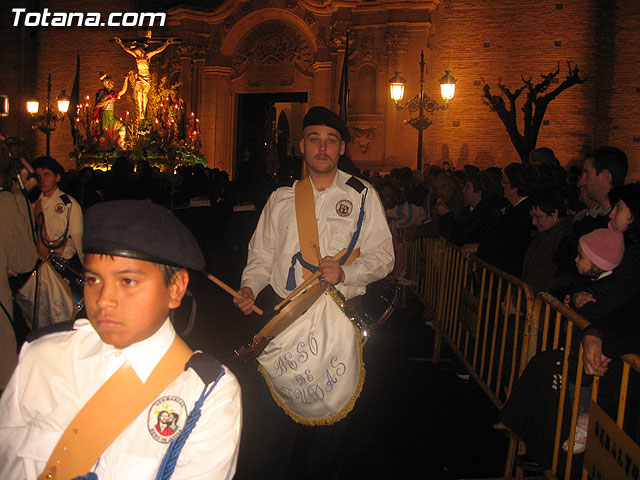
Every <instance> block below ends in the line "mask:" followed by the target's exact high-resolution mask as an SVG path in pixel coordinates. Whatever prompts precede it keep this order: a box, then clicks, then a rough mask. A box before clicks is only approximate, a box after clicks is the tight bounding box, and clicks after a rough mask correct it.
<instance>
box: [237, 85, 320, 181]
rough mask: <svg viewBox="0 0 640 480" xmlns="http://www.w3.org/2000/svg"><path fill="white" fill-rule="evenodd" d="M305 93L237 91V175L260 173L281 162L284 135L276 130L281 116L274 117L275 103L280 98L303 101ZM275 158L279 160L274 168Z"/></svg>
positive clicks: (304, 101)
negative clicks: (239, 92) (242, 92)
mask: <svg viewBox="0 0 640 480" xmlns="http://www.w3.org/2000/svg"><path fill="white" fill-rule="evenodd" d="M307 97H308V95H307V93H306V92H292V93H246V94H240V95H238V125H237V127H238V128H237V132H238V135H237V137H236V138H237V140H236V152H237V156H236V158H237V161H236V174H237V175H238V177H243V176H251V177H256V176H262V175H264V174H266V173H267V172H268V171H269V170H274V169H277V168H278V167H279V166H282V165H281V163H282V162H281V161H280V159H279V157H280V156H281V155H282V153H283V152H278V150H279V149H280V150H282V140H283V138H282V137H281V134H280V135H279V134H278V131H279V127H281V126H282V123H281V119H277V118H276V109H275V106H274V105H275V104H276V103H281V102H286V103H306V102H307ZM279 120H280V121H279ZM287 135H288V124H287ZM279 137H280V138H279ZM285 148H286V147H285ZM279 153H280V155H279ZM274 160H275V162H276V163H277V164H278V165H276V166H275V168H274V166H273V163H274Z"/></svg>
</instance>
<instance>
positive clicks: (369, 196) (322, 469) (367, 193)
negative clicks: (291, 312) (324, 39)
mask: <svg viewBox="0 0 640 480" xmlns="http://www.w3.org/2000/svg"><path fill="white" fill-rule="evenodd" d="M303 127H304V130H303V138H302V139H301V140H300V151H301V152H302V153H303V154H304V159H305V163H306V166H307V170H308V172H309V177H310V179H311V186H312V190H313V200H314V204H315V217H316V222H317V227H318V245H317V251H318V252H317V255H316V256H313V257H312V258H302V255H301V254H300V251H301V246H300V240H299V235H298V224H297V218H296V197H295V188H296V184H294V186H293V187H282V188H279V189H277V190H276V191H275V192H274V193H273V194H272V195H271V197H270V198H269V200H268V201H267V204H266V205H265V207H264V210H263V211H262V214H261V216H260V220H259V221H258V225H257V228H256V231H255V232H254V234H253V236H252V238H251V240H250V242H249V254H248V259H247V266H246V268H245V269H244V272H243V274H242V280H241V288H240V290H239V292H240V294H241V295H242V297H243V298H234V303H235V304H236V306H237V307H238V308H239V309H240V310H241V311H242V312H243V313H244V314H245V315H249V314H250V313H251V309H252V306H253V304H254V302H255V298H256V296H257V295H258V294H259V293H260V292H261V291H262V290H263V289H264V288H265V287H267V286H270V287H271V288H272V289H273V291H275V294H276V295H277V296H278V297H281V298H285V297H287V295H288V294H289V293H291V292H292V291H293V290H294V289H295V287H296V286H299V285H300V284H301V283H303V281H304V279H303V264H305V268H307V269H312V271H314V269H318V270H319V271H320V272H321V274H322V278H323V279H324V280H325V281H326V282H328V283H330V284H332V285H335V287H336V288H337V289H338V290H339V291H340V292H341V293H342V294H343V295H344V297H345V298H346V299H347V300H349V299H350V298H352V297H355V296H357V295H361V294H364V293H365V291H366V287H367V285H368V284H370V283H372V282H375V281H376V280H379V279H382V278H384V277H385V276H387V275H388V274H389V272H390V271H391V270H392V268H393V264H394V252H393V245H392V240H391V233H390V231H389V227H388V224H387V220H386V216H385V211H384V207H383V206H382V203H381V201H380V197H379V196H378V193H377V192H376V191H375V189H374V188H373V187H372V186H371V185H370V184H369V183H368V182H366V181H364V180H361V179H358V178H356V177H353V176H351V175H349V174H347V173H345V172H343V171H341V170H339V169H338V160H339V158H340V156H341V155H342V154H344V153H345V149H346V143H347V142H349V140H350V135H349V130H348V128H347V126H346V125H345V123H344V122H343V121H342V119H341V118H340V117H339V116H338V115H336V114H335V113H334V112H332V111H331V110H328V109H327V108H324V107H318V106H316V107H312V108H311V109H310V110H309V112H308V113H307V114H306V115H305V117H304V120H303ZM361 213H362V214H361ZM345 248H347V249H348V250H349V253H351V252H352V251H353V250H355V249H359V256H357V258H355V255H354V258H355V259H354V260H350V261H347V262H346V263H344V262H340V261H336V260H332V256H334V255H336V254H337V253H338V252H340V251H341V250H342V249H345ZM318 256H320V257H321V260H318ZM309 264H311V265H310V266H309ZM268 397H269V395H268V393H264V390H263V393H262V403H261V404H260V402H259V406H258V407H255V408H258V409H259V410H260V419H259V420H258V421H257V422H256V423H258V425H254V424H253V423H254V422H253V421H252V420H251V419H250V418H249V419H248V420H246V421H247V424H246V428H247V429H248V430H249V432H248V433H247V436H248V437H251V436H252V435H258V436H259V438H258V439H252V438H249V440H248V442H251V440H254V441H255V442H256V444H255V445H254V446H252V445H251V444H249V445H247V447H246V449H247V454H246V461H248V462H251V463H253V465H252V466H250V467H247V466H246V465H244V467H245V468H246V469H247V472H246V475H247V478H253V479H255V478H282V477H284V476H285V474H286V470H287V468H288V469H289V472H291V471H292V468H293V467H292V466H291V465H290V464H289V462H290V457H291V454H292V449H293V448H294V445H293V444H294V441H293V439H295V435H296V427H295V424H293V421H292V420H290V419H289V418H288V417H286V416H284V414H283V413H282V412H281V411H279V410H280V409H278V408H272V407H273V406H275V402H273V400H271V399H269V398H268ZM269 401H270V405H267V402H269ZM246 408H250V407H249V406H247V407H246ZM267 410H268V411H267ZM348 418H349V417H347V419H348ZM347 424H348V422H346V421H345V420H342V421H340V422H338V423H337V424H335V425H334V426H333V427H301V428H302V430H303V431H304V433H303V435H307V436H309V437H310V440H309V441H308V442H307V445H308V446H309V448H308V449H306V450H307V451H306V452H305V456H306V458H305V460H303V461H302V462H300V461H297V467H296V469H298V470H299V468H300V463H303V464H304V465H303V466H302V468H303V469H304V475H305V478H316V477H317V478H332V477H331V475H338V476H339V468H336V467H337V465H336V464H335V460H336V458H337V456H339V453H340V452H339V451H338V450H339V448H340V437H342V436H343V435H344V432H345V429H346V427H347ZM252 429H255V430H252ZM257 431H259V432H260V433H259V434H257V433H255V432H257ZM310 431H311V433H310ZM320 433H326V435H320ZM292 437H293V439H292ZM261 445H262V447H261ZM243 458H244V454H243V453H242V452H241V462H242V460H243ZM332 471H333V473H331V472H332ZM318 476H319V477H318Z"/></svg>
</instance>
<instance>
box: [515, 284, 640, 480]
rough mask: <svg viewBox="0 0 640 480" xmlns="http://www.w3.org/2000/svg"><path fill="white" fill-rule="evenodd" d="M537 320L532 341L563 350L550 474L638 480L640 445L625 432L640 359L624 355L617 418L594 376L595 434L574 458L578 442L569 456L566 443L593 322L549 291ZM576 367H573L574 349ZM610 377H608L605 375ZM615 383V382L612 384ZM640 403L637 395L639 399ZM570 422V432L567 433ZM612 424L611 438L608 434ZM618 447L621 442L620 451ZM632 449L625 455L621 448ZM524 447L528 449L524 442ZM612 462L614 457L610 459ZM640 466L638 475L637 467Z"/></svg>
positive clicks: (539, 305) (540, 296) (539, 300)
mask: <svg viewBox="0 0 640 480" xmlns="http://www.w3.org/2000/svg"><path fill="white" fill-rule="evenodd" d="M533 318H534V319H538V320H539V321H538V322H532V325H536V326H538V327H539V329H538V330H537V331H532V336H531V337H532V340H533V339H536V340H537V343H538V345H539V346H540V351H545V350H549V349H558V348H562V349H563V350H564V351H563V362H562V379H563V381H562V386H561V388H560V399H559V402H558V415H557V418H556V433H555V438H554V446H553V452H554V455H553V463H552V466H551V470H549V471H546V472H545V474H544V478H547V479H560V478H564V479H565V480H569V479H571V478H582V479H587V478H594V479H595V478H603V479H604V478H611V479H618V478H620V479H623V478H637V477H638V474H639V473H640V447H638V445H637V444H635V443H634V441H633V440H632V439H631V438H629V437H628V436H627V435H626V434H625V433H624V432H623V427H624V425H625V413H626V412H627V407H628V406H629V405H628V400H629V398H628V393H629V392H628V389H629V379H630V374H631V370H635V372H640V357H638V356H637V355H625V356H624V357H623V359H622V373H621V377H620V381H619V382H618V381H617V380H616V379H614V380H615V381H614V382H613V383H614V384H615V385H614V387H613V388H614V390H615V391H614V392H612V393H613V394H614V396H617V409H616V410H617V411H616V413H615V417H616V418H615V420H612V419H610V417H609V416H608V415H607V414H606V413H605V412H604V411H603V409H602V408H601V404H599V403H598V402H599V393H600V392H599V386H600V383H601V378H600V377H597V376H594V377H593V384H592V389H591V407H590V409H589V432H588V433H589V434H588V435H587V442H588V443H587V448H586V451H585V453H584V455H580V456H574V455H573V449H574V445H573V442H572V441H570V442H569V450H568V452H567V453H566V454H565V453H564V452H563V451H562V448H561V445H562V443H563V441H564V440H566V439H573V438H574V435H575V432H576V424H577V418H578V413H579V412H578V405H579V400H580V387H581V386H582V383H583V377H584V374H583V359H582V354H583V348H582V343H581V342H580V338H581V332H582V331H583V330H584V329H585V328H587V327H588V326H589V322H587V321H586V320H585V319H584V318H582V317H581V316H580V315H578V314H577V313H576V312H574V311H573V310H572V309H571V308H569V307H567V306H565V305H564V304H563V303H562V302H560V301H558V300H557V299H556V298H554V297H553V296H551V295H549V294H548V293H544V292H543V293H540V294H538V295H537V297H536V300H535V304H534V309H533ZM576 348H577V350H578V351H577V355H575V354H574V355H573V357H574V358H575V360H574V361H573V362H574V363H575V368H573V369H572V368H570V362H571V361H570V358H571V357H572V349H574V350H575V349H576ZM603 378H604V377H603ZM570 383H572V384H574V385H575V388H574V395H573V397H572V398H569V393H568V385H569V384H570ZM611 383H612V382H609V385H611ZM636 401H637V398H636ZM567 425H568V428H569V430H568V433H567V431H566V430H567ZM604 425H606V432H607V433H606V436H605V434H604V433H603V432H604V431H605V427H604ZM613 445H617V447H615V448H616V449H617V450H616V449H614V447H613ZM623 449H624V451H626V452H627V453H625V454H624V455H623V454H622V453H620V452H622V450H623ZM519 451H520V452H522V451H524V449H523V448H522V446H520V448H519ZM607 460H609V461H607ZM634 468H635V473H634V470H633V469H634Z"/></svg>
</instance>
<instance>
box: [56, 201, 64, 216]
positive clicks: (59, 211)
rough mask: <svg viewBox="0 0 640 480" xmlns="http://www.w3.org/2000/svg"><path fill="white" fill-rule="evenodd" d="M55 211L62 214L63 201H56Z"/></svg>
mask: <svg viewBox="0 0 640 480" xmlns="http://www.w3.org/2000/svg"><path fill="white" fill-rule="evenodd" d="M56 213H57V214H58V215H62V214H63V213H64V203H56Z"/></svg>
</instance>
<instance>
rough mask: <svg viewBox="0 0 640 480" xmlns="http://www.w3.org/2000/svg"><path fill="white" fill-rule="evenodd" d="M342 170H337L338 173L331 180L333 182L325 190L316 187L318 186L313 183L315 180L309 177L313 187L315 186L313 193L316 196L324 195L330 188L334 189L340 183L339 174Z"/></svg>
mask: <svg viewBox="0 0 640 480" xmlns="http://www.w3.org/2000/svg"><path fill="white" fill-rule="evenodd" d="M341 173H342V172H341V171H340V170H336V174H335V175H334V176H333V180H332V181H331V184H330V185H329V186H328V187H327V188H325V189H324V190H322V191H320V190H318V189H317V188H316V186H315V185H314V183H313V180H311V179H309V180H310V181H311V187H312V188H313V194H314V195H315V196H317V195H322V194H324V193H325V192H328V191H330V190H332V189H333V188H335V186H336V184H337V183H338V176H339V175H340V174H341Z"/></svg>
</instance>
